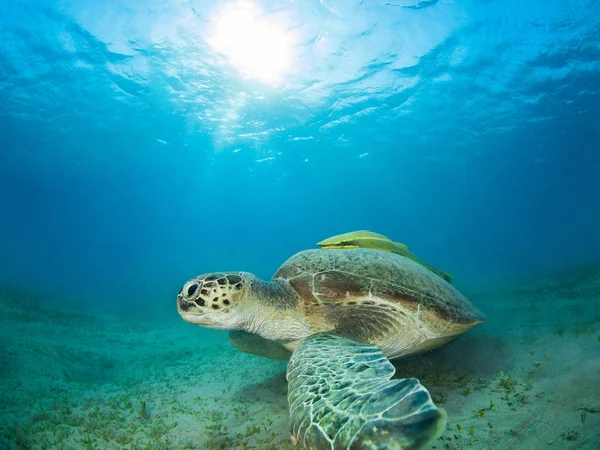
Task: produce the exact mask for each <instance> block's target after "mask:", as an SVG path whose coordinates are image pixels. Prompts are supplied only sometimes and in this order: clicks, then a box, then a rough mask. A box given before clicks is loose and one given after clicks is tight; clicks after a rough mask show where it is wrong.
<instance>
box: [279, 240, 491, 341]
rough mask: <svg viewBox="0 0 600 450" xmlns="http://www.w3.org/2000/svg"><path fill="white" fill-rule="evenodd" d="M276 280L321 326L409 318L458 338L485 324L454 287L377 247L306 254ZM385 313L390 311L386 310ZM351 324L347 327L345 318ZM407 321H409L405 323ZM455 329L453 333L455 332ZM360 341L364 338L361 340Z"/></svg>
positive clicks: (286, 266) (293, 260)
mask: <svg viewBox="0 0 600 450" xmlns="http://www.w3.org/2000/svg"><path fill="white" fill-rule="evenodd" d="M273 278H274V279H277V278H279V279H285V280H287V281H288V282H289V283H290V284H291V286H292V287H293V288H294V289H295V291H296V292H297V293H298V294H299V296H300V298H301V299H302V303H303V307H304V311H303V312H304V314H305V316H306V317H307V318H308V319H315V320H317V322H319V323H320V324H321V326H318V327H317V328H325V329H326V328H327V325H328V324H329V325H331V326H329V329H337V330H339V329H340V328H344V327H354V328H357V326H358V327H361V326H364V325H365V324H371V326H372V327H375V328H377V327H383V328H386V327H385V325H386V324H388V323H390V321H392V322H393V321H394V317H393V316H394V315H397V314H405V315H407V316H410V317H412V318H413V319H414V320H412V321H409V323H414V326H415V327H417V326H420V325H425V326H426V327H427V328H428V329H429V330H433V331H439V330H445V331H447V332H449V333H448V334H458V333H461V332H463V331H466V330H467V329H469V328H471V327H473V326H475V325H477V324H478V323H481V322H483V321H485V317H484V315H483V314H482V313H481V312H480V311H479V310H478V309H477V308H476V307H475V306H474V305H473V304H472V303H471V302H470V301H469V300H467V298H466V297H465V296H463V295H462V294H461V293H460V292H459V291H458V290H457V289H456V288H454V287H453V286H452V285H451V284H449V283H448V282H446V281H445V280H443V279H442V278H440V277H439V276H437V275H435V274H434V273H432V272H431V271H429V270H427V269H426V268H424V267H423V266H421V265H419V264H417V263H415V262H414V261H412V260H410V259H408V258H405V257H403V256H401V255H398V254H395V253H390V252H384V251H380V250H374V249H366V248H353V249H315V250H305V251H302V252H300V253H297V254H296V255H294V256H292V257H291V258H290V259H288V260H287V261H286V262H285V263H284V264H283V265H282V266H281V267H280V268H279V270H278V271H277V273H275V275H274V276H273ZM386 309H387V310H386ZM348 315H350V316H351V320H350V321H347V322H348V323H347V324H344V323H343V321H344V317H347V316H348ZM404 323H406V321H404ZM453 328H455V329H456V330H455V332H453V331H452V330H453ZM358 338H360V336H358Z"/></svg>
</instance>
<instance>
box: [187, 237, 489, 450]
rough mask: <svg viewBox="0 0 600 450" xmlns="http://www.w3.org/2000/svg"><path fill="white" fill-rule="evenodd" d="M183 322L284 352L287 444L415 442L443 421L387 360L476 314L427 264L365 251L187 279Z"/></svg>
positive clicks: (405, 445) (462, 326)
mask: <svg viewBox="0 0 600 450" xmlns="http://www.w3.org/2000/svg"><path fill="white" fill-rule="evenodd" d="M177 309H178V311H179V314H180V315H181V316H182V318H183V319H184V320H186V321H188V322H191V323H193V324H196V325H202V326H205V327H209V328H216V329H224V330H232V331H231V334H230V336H231V340H232V342H233V344H234V345H235V346H236V347H238V348H239V349H240V350H243V351H246V352H249V353H256V354H261V355H264V356H270V357H283V358H285V357H288V356H290V354H291V357H290V361H289V363H288V369H287V380H288V402H289V408H290V428H291V430H290V432H291V437H292V442H294V443H301V444H302V445H303V446H304V447H305V448H307V449H327V450H334V449H336V450H337V449H387V450H392V449H421V448H424V447H425V446H426V445H427V444H428V443H429V442H431V440H433V439H434V438H435V437H436V436H437V434H438V433H439V432H440V431H441V430H442V429H443V428H444V426H445V413H444V411H443V410H441V409H439V408H438V407H436V406H435V405H434V403H433V401H432V399H431V397H430V395H429V392H428V391H427V390H426V389H425V388H424V387H423V386H422V385H421V384H420V383H419V381H418V380H417V379H414V378H409V379H394V380H392V376H393V375H394V373H395V369H394V367H393V366H392V364H391V363H390V362H389V361H388V359H392V358H398V357H401V356H405V355H409V354H412V353H417V352H423V351H426V350H429V349H432V348H434V347H437V346H439V345H441V344H443V343H445V342H448V341H450V340H451V339H453V338H454V337H456V336H457V335H459V334H461V333H463V332H465V331H467V330H468V329H470V328H472V327H473V326H475V325H477V324H479V323H481V322H483V321H484V320H485V318H484V316H483V314H482V313H481V312H480V311H479V310H478V309H477V308H476V307H475V306H474V305H473V304H471V303H470V302H469V300H467V299H466V298H465V297H464V296H463V295H462V294H460V293H459V292H458V291H457V290H456V289H455V288H454V287H453V286H452V285H451V284H449V283H446V282H445V281H443V280H442V279H441V278H439V277H438V276H437V275H435V274H433V273H432V272H431V271H429V270H427V269H425V268H424V267H423V266H422V265H420V264H417V263H416V262H414V261H412V260H411V259H408V258H405V257H402V256H400V255H398V254H395V253H390V252H385V251H381V250H376V249H368V248H351V249H328V250H326V249H313V250H305V251H301V252H300V253H297V254H296V255H294V256H292V257H291V258H290V259H288V260H287V261H286V262H285V263H284V264H283V265H282V266H281V267H280V268H279V270H278V271H277V273H275V275H274V276H273V278H272V279H271V281H263V280H261V279H259V278H257V277H256V276H254V275H252V274H250V273H247V272H218V273H210V274H206V275H201V276H198V277H196V278H193V279H191V280H189V281H188V282H187V283H185V285H184V286H183V288H182V290H181V292H180V293H179V294H178V297H177Z"/></svg>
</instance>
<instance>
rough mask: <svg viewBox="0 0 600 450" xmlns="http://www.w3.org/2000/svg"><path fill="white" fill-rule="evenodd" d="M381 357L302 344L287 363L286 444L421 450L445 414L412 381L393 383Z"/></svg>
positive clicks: (338, 342)
mask: <svg viewBox="0 0 600 450" xmlns="http://www.w3.org/2000/svg"><path fill="white" fill-rule="evenodd" d="M394 373H395V369H394V366H392V364H391V363H390V362H389V361H388V360H387V358H386V357H385V356H384V355H383V353H382V352H381V350H380V349H379V348H378V347H377V346H375V345H371V344H364V343H361V342H356V341H353V340H350V339H347V338H344V337H341V336H338V335H335V334H331V333H317V334H314V335H312V336H309V337H307V338H306V339H304V340H303V341H302V342H301V343H300V344H299V345H298V347H297V348H296V350H295V351H294V353H293V354H292V357H291V359H290V362H289V365H288V370H287V379H288V384H289V391H288V402H289V406H290V427H291V434H292V439H293V440H295V441H297V442H300V443H301V444H303V445H304V447H305V448H307V449H308V448H309V449H331V450H333V449H348V450H350V449H381V448H385V449H388V450H405V449H411V450H413V449H421V448H424V447H425V446H427V444H428V443H429V442H431V441H432V440H433V439H435V437H436V436H437V435H438V433H439V432H440V431H441V430H443V429H444V426H445V422H446V414H445V413H444V411H443V410H441V409H439V408H437V407H436V406H435V405H434V404H433V401H432V400H431V396H430V395H429V392H427V390H426V389H425V388H424V387H423V386H422V385H421V384H420V383H419V381H418V380H417V379H414V378H411V379H399V380H391V378H392V376H393V375H394Z"/></svg>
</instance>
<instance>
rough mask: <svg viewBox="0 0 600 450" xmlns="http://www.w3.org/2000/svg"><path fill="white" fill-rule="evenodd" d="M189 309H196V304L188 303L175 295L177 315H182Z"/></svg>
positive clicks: (181, 296) (180, 296)
mask: <svg viewBox="0 0 600 450" xmlns="http://www.w3.org/2000/svg"><path fill="white" fill-rule="evenodd" d="M190 309H197V306H196V304H195V303H194V302H188V301H187V300H186V299H185V298H183V295H181V294H179V295H177V311H178V312H179V314H181V315H183V314H185V313H186V312H188V311H189V310H190Z"/></svg>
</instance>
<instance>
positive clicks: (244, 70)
mask: <svg viewBox="0 0 600 450" xmlns="http://www.w3.org/2000/svg"><path fill="white" fill-rule="evenodd" d="M213 23H214V25H213V27H212V29H211V31H210V33H209V36H208V38H207V42H208V43H209V45H210V46H211V47H212V48H213V50H214V51H215V52H217V53H220V54H222V55H224V56H225V57H226V58H227V59H228V60H229V62H230V63H231V64H232V65H233V66H234V67H235V68H236V69H237V70H238V71H239V72H240V73H241V74H242V76H244V77H246V78H255V79H258V80H261V81H263V82H266V83H276V82H277V81H278V80H280V79H281V78H282V76H283V75H284V74H285V73H286V72H288V71H289V70H290V68H291V60H292V58H291V42H290V36H289V35H288V33H286V31H285V28H284V27H283V24H281V23H274V22H273V21H269V20H268V18H267V17H265V16H264V15H263V13H262V11H261V10H260V9H259V8H258V7H257V6H256V5H254V4H253V3H251V2H249V1H245V0H241V1H238V2H234V3H230V4H228V5H226V6H224V7H223V8H222V9H221V10H219V12H218V13H217V14H216V16H215V19H214V21H213Z"/></svg>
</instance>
